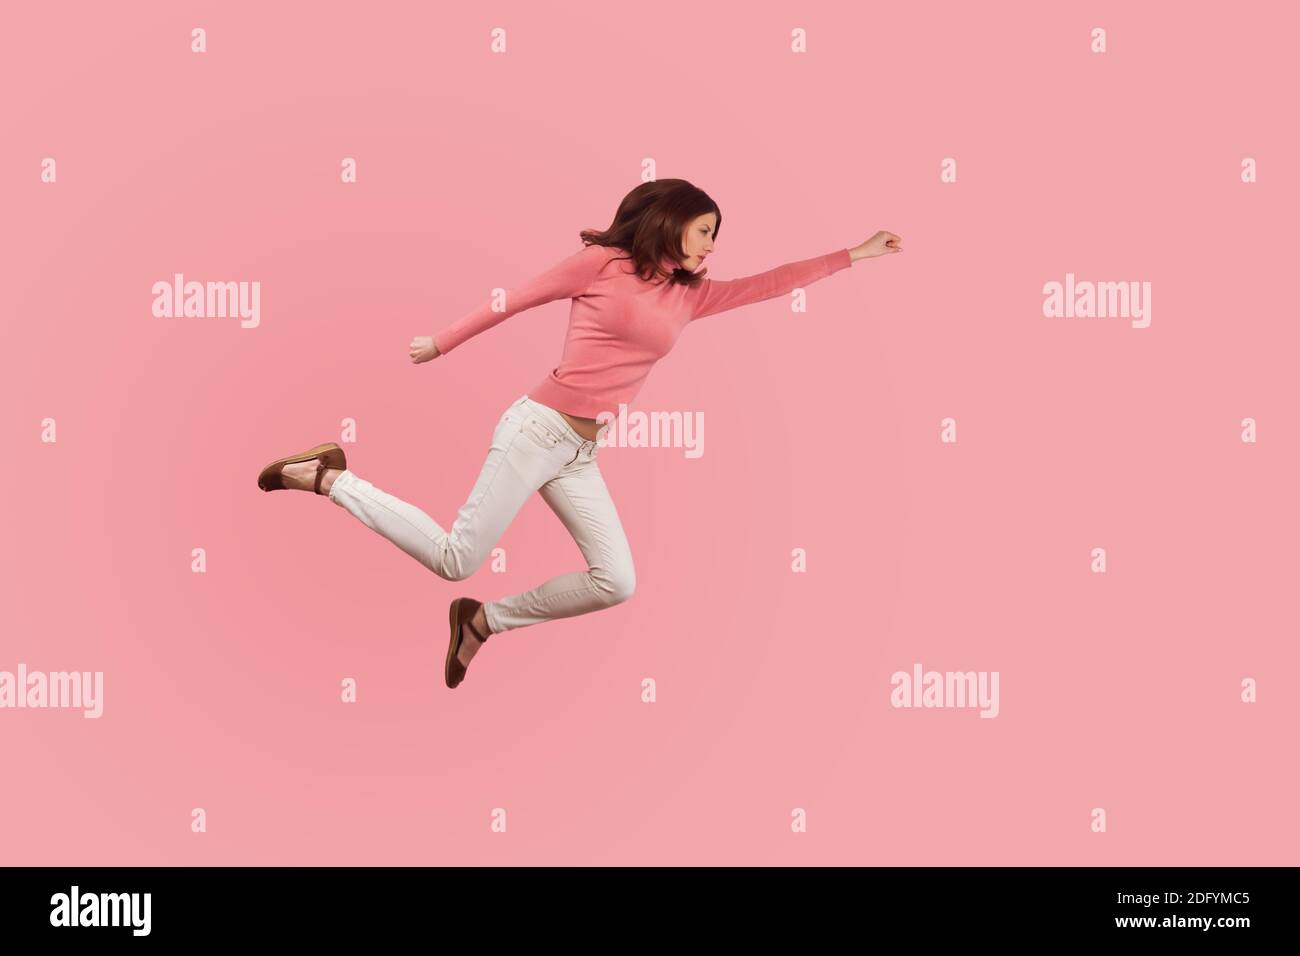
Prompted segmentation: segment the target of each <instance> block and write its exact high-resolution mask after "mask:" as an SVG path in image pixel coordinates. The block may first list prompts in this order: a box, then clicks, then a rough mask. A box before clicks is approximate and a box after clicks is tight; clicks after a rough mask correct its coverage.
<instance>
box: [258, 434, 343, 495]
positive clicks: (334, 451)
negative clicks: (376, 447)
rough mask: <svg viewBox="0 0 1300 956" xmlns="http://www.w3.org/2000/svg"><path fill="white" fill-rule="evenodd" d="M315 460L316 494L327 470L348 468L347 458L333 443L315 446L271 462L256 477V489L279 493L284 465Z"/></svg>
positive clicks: (282, 484) (281, 487) (281, 486)
mask: <svg viewBox="0 0 1300 956" xmlns="http://www.w3.org/2000/svg"><path fill="white" fill-rule="evenodd" d="M313 458H315V459H316V487H315V488H314V489H313V490H314V491H315V492H316V494H320V493H321V490H320V480H321V478H323V477H324V475H325V470H326V469H328V468H337V469H339V470H340V471H342V470H344V469H346V468H347V467H348V459H347V456H346V455H344V454H343V449H342V448H340V447H339V446H338V445H336V444H334V442H332V441H331V442H326V443H325V444H323V445H317V446H316V447H315V448H309V449H307V451H304V452H302V453H301V454H297V455H290V456H289V457H288V458H277V459H276V460H275V461H273V462H271V463H270V464H269V465H267V466H266V467H265V468H263V469H262V471H261V473H260V474H259V475H258V476H257V487H259V488H261V489H262V490H263V491H280V490H283V489H284V474H283V473H282V472H281V469H282V468H283V467H284V466H285V465H291V464H293V463H294V462H296V461H311V460H312V459H313Z"/></svg>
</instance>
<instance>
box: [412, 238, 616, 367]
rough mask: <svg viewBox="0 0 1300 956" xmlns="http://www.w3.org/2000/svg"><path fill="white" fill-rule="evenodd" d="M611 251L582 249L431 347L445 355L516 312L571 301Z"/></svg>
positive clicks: (596, 247)
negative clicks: (497, 305)
mask: <svg viewBox="0 0 1300 956" xmlns="http://www.w3.org/2000/svg"><path fill="white" fill-rule="evenodd" d="M611 252H617V250H611V249H609V248H608V247H606V246H600V245H595V244H592V245H590V246H585V247H583V248H582V249H581V250H580V251H578V252H575V253H574V254H573V255H571V256H569V257H568V258H566V259H561V260H560V261H559V262H558V263H556V264H555V265H554V266H552V267H551V268H549V269H547V270H546V271H545V272H543V273H542V274H541V275H538V276H534V277H533V278H532V279H529V280H528V281H527V282H525V283H524V284H523V285H520V286H516V287H514V288H513V289H507V290H506V293H505V301H504V303H503V305H504V308H502V309H500V310H499V311H494V310H493V308H492V305H493V301H492V300H489V301H488V302H486V303H484V304H483V305H481V306H479V307H478V308H477V309H475V310H474V311H473V312H471V313H470V314H469V315H467V316H465V317H464V318H462V319H460V320H459V321H457V322H453V323H452V324H451V325H448V326H447V327H445V328H444V329H442V330H441V331H439V332H438V333H436V334H435V335H434V336H433V344H434V346H435V347H436V348H437V350H438V354H439V355H446V354H447V353H448V352H450V351H451V350H452V349H454V348H455V347H456V346H458V345H460V344H461V343H462V342H464V341H466V340H467V339H471V338H473V337H474V336H476V335H478V334H479V333H480V332H486V331H487V330H488V329H490V328H492V326H494V325H498V324H499V323H501V322H504V321H505V320H506V319H508V318H510V316H512V315H514V314H516V313H517V312H523V311H524V310H525V309H531V308H532V307H533V306H535V305H541V304H543V303H545V302H554V301H555V300H556V299H572V298H575V297H577V296H580V295H582V293H584V292H586V291H587V289H588V288H589V287H590V286H591V283H592V281H593V280H594V279H595V278H596V273H597V272H599V271H600V267H601V266H603V265H604V264H605V262H606V261H607V259H608V258H609V255H610V254H611Z"/></svg>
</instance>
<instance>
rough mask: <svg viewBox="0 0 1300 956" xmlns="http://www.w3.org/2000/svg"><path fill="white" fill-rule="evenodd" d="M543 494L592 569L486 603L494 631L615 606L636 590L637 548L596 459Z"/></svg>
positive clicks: (566, 472)
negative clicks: (634, 552)
mask: <svg viewBox="0 0 1300 956" xmlns="http://www.w3.org/2000/svg"><path fill="white" fill-rule="evenodd" d="M538 491H539V493H540V494H541V496H542V498H543V499H544V500H545V501H546V503H547V504H548V505H550V507H551V510H553V511H554V512H555V513H556V515H557V516H558V517H559V519H560V520H561V521H562V522H564V526H565V527H566V528H568V530H569V533H570V534H572V535H573V539H574V540H575V541H576V542H577V543H578V547H579V549H581V551H582V555H583V557H584V558H586V560H587V570H586V571H575V572H571V573H569V574H561V575H560V576H558V577H554V578H551V579H550V580H549V581H547V582H545V583H544V584H542V585H540V586H538V587H536V588H533V589H532V590H531V591H525V592H523V593H522V594H515V595H511V596H510V597H506V598H502V599H501V600H499V601H489V602H487V603H485V604H484V605H483V613H484V614H485V615H486V617H487V622H488V627H490V628H491V629H492V631H493V632H494V633H495V632H498V631H508V630H511V629H513V628H517V627H527V626H528V625H530V624H539V623H541V622H542V621H550V620H554V619H555V618H561V617H573V616H574V615H577V614H587V613H589V612H591V611H598V610H600V609H601V608H606V607H612V606H613V605H615V604H618V603H620V602H622V601H626V600H627V599H628V598H630V597H631V596H632V592H633V590H634V589H635V588H636V572H635V569H634V567H633V564H632V550H631V548H630V547H629V546H628V542H627V536H626V535H625V534H624V532H623V524H622V522H621V521H620V520H619V517H618V511H617V509H616V508H615V507H614V501H613V499H612V498H611V497H610V494H609V489H608V488H607V487H606V486H605V479H604V477H603V476H602V475H601V473H600V468H599V467H598V466H597V464H596V461H595V459H594V458H592V459H591V460H589V461H584V462H579V463H575V465H574V466H572V467H570V468H565V469H564V470H562V471H561V472H560V474H558V475H557V476H556V477H554V478H552V479H551V480H550V481H548V482H546V483H545V484H543V485H542V486H541V487H540V488H539V489H538Z"/></svg>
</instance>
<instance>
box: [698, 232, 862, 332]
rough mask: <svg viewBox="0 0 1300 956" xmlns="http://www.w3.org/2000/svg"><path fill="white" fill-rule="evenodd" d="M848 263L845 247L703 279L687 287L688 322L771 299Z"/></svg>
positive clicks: (847, 251) (822, 276) (849, 261)
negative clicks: (758, 269) (741, 273)
mask: <svg viewBox="0 0 1300 956" xmlns="http://www.w3.org/2000/svg"><path fill="white" fill-rule="evenodd" d="M851 265H853V259H852V258H851V257H850V256H849V250H848V249H839V250H837V251H835V252H829V253H827V254H826V255H824V256H816V257H814V258H812V259H802V260H800V261H798V262H787V263H786V264H785V265H783V266H777V267H776V268H775V269H769V270H767V271H766V272H760V273H758V274H757V275H752V276H745V277H744V278H741V279H708V278H706V279H705V280H704V281H703V282H701V283H700V284H699V286H698V287H696V288H695V289H692V290H691V293H690V294H691V295H692V296H693V299H692V303H691V321H694V320H696V319H702V318H704V317H705V316H706V315H714V314H716V313H718V312H726V311H727V310H728V309H735V308H739V307H740V306H742V305H749V304H750V303H751V302H762V301H763V300H764V299H774V298H776V297H777V296H778V295H784V294H785V293H787V292H791V291H793V290H794V289H798V288H801V287H802V286H806V285H808V284H809V283H811V282H816V281H817V280H818V279H824V278H826V277H827V276H829V275H831V274H833V273H836V272H839V271H840V270H841V269H847V268H848V267H849V266H851Z"/></svg>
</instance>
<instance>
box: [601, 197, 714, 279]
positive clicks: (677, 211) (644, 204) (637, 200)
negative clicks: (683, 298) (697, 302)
mask: <svg viewBox="0 0 1300 956" xmlns="http://www.w3.org/2000/svg"><path fill="white" fill-rule="evenodd" d="M709 213H713V214H714V215H715V216H717V217H718V224H717V227H716V228H715V229H714V230H713V236H714V238H717V235H718V233H719V232H721V231H722V210H720V209H719V208H718V204H717V203H715V202H714V201H713V200H712V199H710V198H709V195H708V193H706V192H705V191H704V190H702V189H699V188H697V187H695V186H692V185H691V184H690V183H688V182H687V181H686V180H684V179H659V180H655V181H652V182H648V183H642V184H641V185H640V186H637V187H636V188H635V189H633V190H632V191H631V192H630V193H628V194H627V195H626V196H624V197H623V201H622V202H621V203H619V204H618V211H617V212H616V213H614V221H613V222H612V223H610V226H609V228H608V229H606V230H604V231H603V232H602V231H600V230H598V229H584V230H582V232H580V233H579V234H578V236H579V238H581V239H582V241H583V242H584V243H585V244H587V245H589V246H590V245H599V246H613V247H615V248H618V249H622V250H623V251H624V252H626V253H627V254H628V256H627V257H628V258H629V259H631V260H632V262H633V264H634V265H635V266H636V271H637V275H639V276H640V277H641V278H642V279H645V280H647V281H648V280H650V279H652V278H654V277H655V276H657V275H658V276H667V278H668V281H669V282H670V283H674V282H675V283H678V284H681V285H686V286H693V285H696V284H697V283H699V282H700V281H702V280H703V279H704V275H705V273H706V272H707V271H708V270H707V269H705V270H702V271H700V272H691V271H690V270H689V269H684V268H681V267H680V266H678V268H675V269H674V270H673V271H672V273H671V274H669V273H666V272H664V271H663V269H662V268H661V267H660V265H659V260H660V259H661V258H663V257H665V256H667V257H670V258H672V259H675V260H676V261H677V262H678V263H680V262H681V260H682V233H683V232H685V231H686V227H687V226H689V225H690V223H691V220H693V219H696V218H698V217H699V216H705V215H708V214H709Z"/></svg>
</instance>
